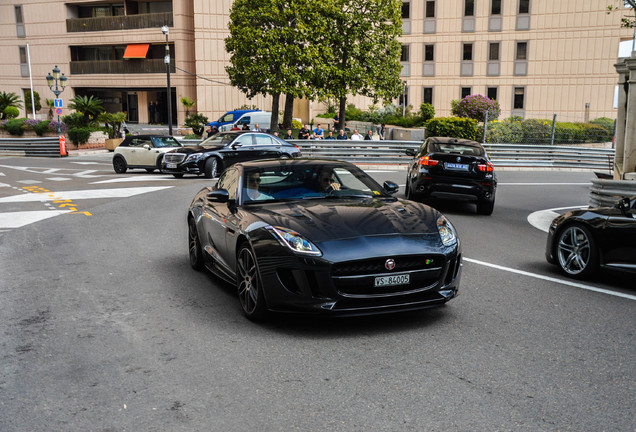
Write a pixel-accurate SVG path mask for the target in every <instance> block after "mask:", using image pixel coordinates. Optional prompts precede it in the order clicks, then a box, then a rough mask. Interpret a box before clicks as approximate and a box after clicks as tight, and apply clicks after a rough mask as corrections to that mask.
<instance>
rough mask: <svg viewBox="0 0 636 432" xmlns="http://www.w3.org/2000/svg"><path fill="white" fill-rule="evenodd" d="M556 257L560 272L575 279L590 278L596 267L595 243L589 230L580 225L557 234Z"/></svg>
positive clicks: (572, 226)
mask: <svg viewBox="0 0 636 432" xmlns="http://www.w3.org/2000/svg"><path fill="white" fill-rule="evenodd" d="M556 255H557V262H558V264H559V267H560V268H561V271H562V272H563V273H565V274H567V275H568V276H571V277H573V278H575V279H583V278H585V277H587V276H590V275H591V274H593V273H594V272H595V271H596V269H597V267H598V252H597V250H596V242H595V241H594V238H593V237H592V234H591V233H590V230H589V229H587V228H586V227H585V226H583V225H580V224H573V225H570V226H568V227H566V228H565V229H563V230H562V231H561V232H560V233H559V236H558V238H557V243H556Z"/></svg>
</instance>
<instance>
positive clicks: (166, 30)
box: [161, 25, 172, 135]
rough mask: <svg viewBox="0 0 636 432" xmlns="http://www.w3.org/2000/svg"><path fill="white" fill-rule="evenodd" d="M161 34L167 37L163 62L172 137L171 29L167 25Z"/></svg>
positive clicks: (169, 133)
mask: <svg viewBox="0 0 636 432" xmlns="http://www.w3.org/2000/svg"><path fill="white" fill-rule="evenodd" d="M161 32H162V33H163V34H165V35H166V56H165V57H164V58H163V62H164V63H165V64H166V78H167V81H168V84H167V86H166V90H167V93H168V135H172V95H171V94H170V46H169V45H168V35H169V34H170V28H168V26H167V25H165V26H163V27H161Z"/></svg>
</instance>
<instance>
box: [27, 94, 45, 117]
mask: <svg viewBox="0 0 636 432" xmlns="http://www.w3.org/2000/svg"><path fill="white" fill-rule="evenodd" d="M33 101H34V102H35V110H36V111H40V110H41V109H42V103H41V102H40V93H38V92H37V91H34V92H33ZM24 109H25V110H26V111H27V112H31V111H33V108H32V106H31V90H26V91H25V92H24Z"/></svg>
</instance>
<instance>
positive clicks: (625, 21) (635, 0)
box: [607, 0, 636, 28]
mask: <svg viewBox="0 0 636 432" xmlns="http://www.w3.org/2000/svg"><path fill="white" fill-rule="evenodd" d="M615 2H616V3H620V4H621V6H629V7H631V8H632V13H634V11H636V0H616V1H615ZM622 9H623V8H622V7H618V6H612V5H608V6H607V13H608V14H609V13H612V12H615V11H620V10H622ZM634 26H636V17H622V18H621V27H627V28H634Z"/></svg>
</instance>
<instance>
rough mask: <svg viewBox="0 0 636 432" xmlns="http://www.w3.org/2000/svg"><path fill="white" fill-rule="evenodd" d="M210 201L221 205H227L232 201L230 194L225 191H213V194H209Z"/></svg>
mask: <svg viewBox="0 0 636 432" xmlns="http://www.w3.org/2000/svg"><path fill="white" fill-rule="evenodd" d="M208 200H209V201H214V202H219V203H226V202H228V201H229V200H230V194H229V193H228V191H227V190H225V189H217V190H213V191H212V192H210V193H208Z"/></svg>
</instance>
